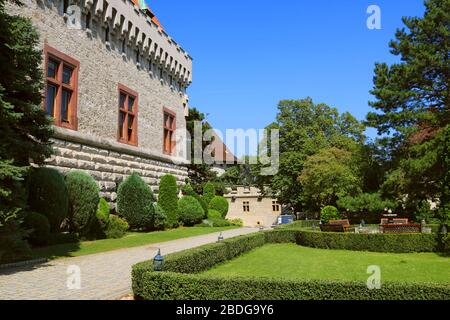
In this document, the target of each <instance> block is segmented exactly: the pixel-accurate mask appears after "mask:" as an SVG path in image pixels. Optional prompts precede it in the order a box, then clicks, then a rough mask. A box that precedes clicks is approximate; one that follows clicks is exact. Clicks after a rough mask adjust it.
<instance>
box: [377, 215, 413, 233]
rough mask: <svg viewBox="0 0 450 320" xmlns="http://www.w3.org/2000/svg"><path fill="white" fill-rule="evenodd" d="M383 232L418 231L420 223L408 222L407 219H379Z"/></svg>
mask: <svg viewBox="0 0 450 320" xmlns="http://www.w3.org/2000/svg"><path fill="white" fill-rule="evenodd" d="M380 226H381V229H382V230H383V233H390V234H398V233H420V232H422V225H421V224H418V223H410V222H409V221H408V219H403V218H401V219H381V223H380Z"/></svg>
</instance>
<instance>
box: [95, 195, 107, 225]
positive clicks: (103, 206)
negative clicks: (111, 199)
mask: <svg viewBox="0 0 450 320" xmlns="http://www.w3.org/2000/svg"><path fill="white" fill-rule="evenodd" d="M109 212H110V208H109V203H108V201H106V200H105V198H100V201H99V202H98V206H97V213H96V217H97V219H98V221H99V222H100V225H101V226H102V228H106V226H107V225H108V222H109Z"/></svg>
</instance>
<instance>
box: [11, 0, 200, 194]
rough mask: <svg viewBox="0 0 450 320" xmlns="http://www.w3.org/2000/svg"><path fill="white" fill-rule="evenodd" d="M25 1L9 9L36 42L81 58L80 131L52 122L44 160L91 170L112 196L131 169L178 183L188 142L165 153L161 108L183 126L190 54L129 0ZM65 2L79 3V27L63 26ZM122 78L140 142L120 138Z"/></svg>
mask: <svg viewBox="0 0 450 320" xmlns="http://www.w3.org/2000/svg"><path fill="white" fill-rule="evenodd" d="M22 2H23V3H24V5H23V6H21V7H17V6H15V5H11V4H8V7H7V10H8V11H9V13H11V14H19V15H21V16H25V17H29V18H30V19H31V21H32V23H33V25H34V26H35V27H36V29H37V31H38V33H39V35H40V46H41V48H44V46H50V47H51V48H54V49H56V50H58V51H59V52H61V53H63V54H65V55H67V56H69V57H70V58H72V59H75V60H76V61H78V62H79V71H78V89H77V114H76V117H77V123H78V125H77V129H76V131H74V130H70V129H66V128H59V127H57V128H55V129H56V136H55V140H54V141H55V150H56V154H55V156H54V157H52V158H51V159H49V161H48V165H49V166H53V167H55V168H58V169H59V170H61V171H67V170H70V169H81V170H86V171H88V172H89V173H90V174H91V175H92V176H94V178H95V179H96V180H97V181H98V182H99V185H100V187H101V189H102V195H103V196H105V197H106V198H107V199H108V200H110V201H114V200H115V198H116V190H117V184H118V183H119V182H120V181H121V180H122V179H123V178H124V176H126V175H129V174H130V173H131V172H137V173H139V174H140V175H141V176H142V177H143V178H144V179H145V180H146V181H147V182H148V183H149V184H151V185H152V186H156V185H157V184H158V183H159V177H160V176H162V175H164V174H166V173H172V174H174V175H175V176H176V177H177V179H178V181H179V183H180V184H181V183H183V182H184V180H185V178H186V177H187V169H186V168H185V166H184V165H185V164H186V160H185V159H186V157H185V156H184V155H185V146H186V144H184V143H177V144H176V150H175V152H174V154H173V155H170V156H169V155H165V154H164V153H163V132H164V128H163V114H164V111H163V110H170V111H171V112H172V113H173V114H174V115H175V123H176V128H177V131H179V129H184V128H185V127H186V121H185V116H186V115H187V112H188V111H187V110H188V96H187V95H186V88H187V87H188V86H189V84H190V83H191V80H192V58H191V57H190V56H189V55H188V54H187V53H186V52H185V51H184V50H183V49H182V48H181V47H180V46H179V45H178V44H177V43H176V42H175V41H174V40H173V39H172V38H171V37H170V36H168V35H167V33H166V32H165V31H164V30H163V29H162V28H161V26H160V25H159V24H155V23H154V22H153V20H152V19H151V17H149V15H148V14H146V11H145V10H140V8H138V7H137V5H136V4H134V3H133V2H132V1H130V0H109V1H106V0H77V1H67V2H66V1H63V0H23V1H22ZM65 3H66V4H67V3H69V4H71V5H72V4H74V5H76V6H77V7H78V8H79V9H80V10H79V12H80V13H81V15H80V16H79V20H80V21H79V22H80V25H79V27H73V26H70V25H69V24H68V19H69V18H68V15H67V12H64V10H65V9H64V6H65ZM66 10H67V9H66ZM69 20H70V19H69ZM43 66H44V63H43ZM119 84H120V85H123V86H126V87H128V88H130V89H132V90H133V91H135V92H137V93H138V95H139V96H138V99H139V100H138V116H137V140H138V145H137V146H131V145H126V144H121V143H119V142H118V118H119V110H118V99H119V97H118V86H119ZM181 131H182V130H181Z"/></svg>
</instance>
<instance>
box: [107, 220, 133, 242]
mask: <svg viewBox="0 0 450 320" xmlns="http://www.w3.org/2000/svg"><path fill="white" fill-rule="evenodd" d="M129 228H130V226H129V225H128V223H127V222H126V221H125V220H124V219H122V218H120V217H118V216H110V217H109V222H108V226H107V228H106V230H105V234H106V237H107V238H108V239H120V238H122V237H123V236H124V235H125V234H126V233H127V230H128V229H129Z"/></svg>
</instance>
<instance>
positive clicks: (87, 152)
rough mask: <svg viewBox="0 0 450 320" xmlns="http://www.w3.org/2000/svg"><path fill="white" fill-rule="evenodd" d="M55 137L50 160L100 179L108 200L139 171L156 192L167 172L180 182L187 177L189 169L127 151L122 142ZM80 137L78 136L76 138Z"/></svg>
mask: <svg viewBox="0 0 450 320" xmlns="http://www.w3.org/2000/svg"><path fill="white" fill-rule="evenodd" d="M56 137H58V138H54V139H53V142H54V144H53V146H54V149H55V155H54V156H52V157H51V158H50V159H48V161H47V165H48V166H49V167H53V168H55V169H57V170H59V171H61V172H62V173H66V172H68V171H70V170H74V169H77V170H84V171H86V172H88V173H89V174H90V175H91V176H92V177H94V178H95V180H96V181H97V182H98V185H99V187H100V196H101V197H104V198H105V199H106V200H108V201H109V202H111V203H113V202H115V200H116V198H117V187H118V185H119V184H120V182H122V181H123V180H124V178H125V177H127V176H129V175H130V174H132V173H134V172H135V173H137V174H139V175H140V176H141V177H142V178H143V179H144V181H145V182H146V183H148V184H149V185H151V186H152V189H153V191H154V192H155V193H156V194H157V192H158V190H157V185H158V184H159V179H160V177H162V176H163V175H165V174H172V175H174V176H175V177H176V178H177V180H178V183H179V185H182V184H183V182H184V181H185V179H186V178H187V169H186V168H185V167H184V166H179V165H176V164H173V163H170V162H168V161H167V160H166V159H163V158H158V157H156V156H150V155H147V154H144V153H140V152H139V151H137V150H133V149H130V150H124V148H126V147H124V146H122V145H120V144H110V143H109V144H108V143H104V142H103V141H101V140H98V139H88V138H85V137H77V136H76V135H75V134H72V135H67V134H65V132H64V131H62V130H58V129H57V132H56ZM77 138H78V139H77Z"/></svg>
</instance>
